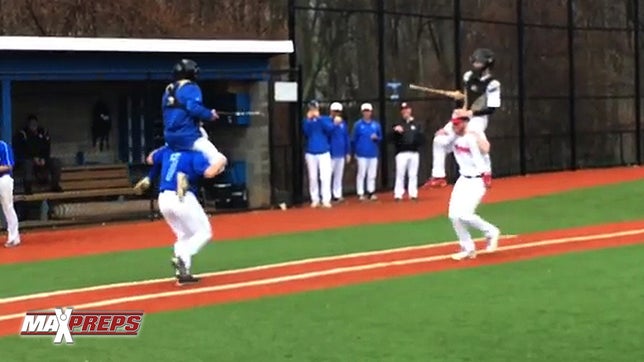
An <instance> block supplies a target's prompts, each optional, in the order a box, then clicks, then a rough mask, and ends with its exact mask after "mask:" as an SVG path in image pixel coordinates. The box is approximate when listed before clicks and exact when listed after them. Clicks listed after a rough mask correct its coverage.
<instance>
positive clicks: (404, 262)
mask: <svg viewBox="0 0 644 362" xmlns="http://www.w3.org/2000/svg"><path fill="white" fill-rule="evenodd" d="M639 234H644V229H636V230H628V231H620V232H614V233H605V234H595V235H586V236H575V237H567V238H557V239H549V240H541V241H535V242H530V243H524V244H516V245H508V246H501V247H499V248H498V249H497V251H496V252H495V253H498V252H501V251H509V250H518V249H528V248H534V247H540V246H549V245H556V244H565V243H573V242H577V241H589V240H602V239H610V238H616V237H623V236H633V235H639ZM478 254H479V255H480V254H488V252H486V251H481V252H479V253H478ZM450 257H451V254H444V255H435V256H429V257H423V258H413V259H405V260H396V261H390V262H379V263H371V264H364V265H357V266H350V267H342V268H334V269H328V270H322V271H316V272H309V273H301V274H294V275H287V276H282V277H274V278H266V279H257V280H252V281H247V282H238V283H231V284H224V285H215V286H209V287H201V288H194V289H184V290H175V291H169V292H159V293H151V294H144V295H137V296H130V297H122V298H114V299H106V300H102V301H97V302H91V303H85V304H79V305H76V306H72V307H73V308H75V309H87V308H98V307H105V306H109V305H115V304H121V303H131V302H138V301H144V300H150V299H157V298H167V297H175V296H184V295H192V294H200V293H209V292H219V291H225V290H231V289H240V288H246V287H254V286H265V285H271V284H280V283H285V282H290V281H296V280H305V279H313V278H318V277H323V276H329V275H336V274H343V273H349V272H361V271H366V270H373V269H381V268H387V267H392V266H404V265H411V264H421V263H429V262H435V261H441V260H446V259H450ZM24 315H25V313H24V312H23V313H15V314H9V315H3V316H0V321H6V320H11V319H17V318H22V317H24Z"/></svg>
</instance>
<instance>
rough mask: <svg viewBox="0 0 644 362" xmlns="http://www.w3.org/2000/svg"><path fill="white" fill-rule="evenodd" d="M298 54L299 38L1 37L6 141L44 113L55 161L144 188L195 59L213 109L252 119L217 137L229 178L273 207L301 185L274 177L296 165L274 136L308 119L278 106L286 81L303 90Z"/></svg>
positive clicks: (253, 200) (228, 120) (228, 119)
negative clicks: (185, 68)
mask: <svg viewBox="0 0 644 362" xmlns="http://www.w3.org/2000/svg"><path fill="white" fill-rule="evenodd" d="M293 51H294V47H293V43H292V42H291V41H290V40H270V41H269V40H186V39H132V38H127V39H125V38H74V37H0V112H1V116H2V120H1V121H0V122H1V123H0V136H1V137H2V139H3V140H5V141H7V142H11V140H12V135H13V134H14V133H15V132H16V131H17V130H19V129H21V128H22V127H23V126H24V124H25V119H26V117H27V115H29V114H36V115H37V116H38V118H39V121H40V124H41V125H42V126H44V127H46V128H47V129H48V130H49V132H50V134H51V138H52V156H54V157H58V158H60V159H61V160H62V162H63V164H64V165H65V166H78V165H96V164H127V165H129V168H130V178H131V180H132V182H134V181H135V179H136V178H138V177H139V176H141V175H142V173H143V172H144V170H145V168H144V167H140V166H141V165H142V164H143V162H144V156H145V155H146V153H147V152H149V151H150V150H152V149H153V148H154V147H156V146H159V142H162V140H160V139H159V136H160V135H162V120H161V107H160V100H161V94H162V92H163V90H164V88H165V86H166V85H167V84H168V82H170V81H171V70H172V66H173V65H174V64H175V63H176V62H177V61H178V60H179V59H181V58H191V59H194V60H195V61H197V63H198V64H199V66H200V75H199V80H198V81H199V84H200V85H201V87H202V90H203V93H204V103H205V105H206V106H212V107H214V108H216V109H217V110H218V111H226V112H249V113H252V115H249V114H241V115H234V114H233V115H223V116H221V119H220V121H218V122H217V123H215V124H212V125H210V126H209V127H207V129H208V131H209V133H210V135H211V140H212V141H213V142H214V143H215V144H216V145H217V146H218V147H219V148H220V149H221V150H222V151H223V152H224V153H225V154H226V155H227V156H228V157H229V159H230V160H231V161H233V162H234V167H231V169H234V171H235V172H234V177H233V176H230V175H229V177H231V178H233V180H232V181H233V182H237V183H243V184H245V186H246V191H247V197H248V207H249V208H261V207H266V206H268V205H270V204H271V203H272V202H271V201H272V199H273V198H274V193H275V192H276V190H279V189H286V191H288V190H292V187H293V185H291V184H290V182H291V181H290V180H291V176H290V175H281V176H280V173H273V172H272V170H274V169H275V170H280V172H281V173H283V172H282V170H284V169H285V166H284V164H286V163H288V164H291V162H292V160H290V157H291V154H292V153H291V152H290V150H289V148H290V147H291V142H290V141H288V142H287V145H286V146H283V147H282V149H281V151H280V152H278V153H275V152H272V151H271V149H272V148H276V149H278V150H280V145H279V144H277V145H276V144H274V143H275V140H276V139H277V140H279V137H277V136H274V134H275V132H276V131H274V130H273V129H274V128H277V129H281V130H289V129H291V128H292V127H289V126H291V125H292V123H291V122H295V119H296V118H297V117H298V116H299V115H298V113H299V111H297V110H296V108H297V107H295V103H292V104H289V102H288V101H287V102H283V103H284V104H282V103H280V102H279V99H278V101H277V102H276V101H275V91H274V90H275V88H274V87H275V83H276V82H280V81H284V82H291V83H296V82H297V77H298V75H299V72H298V71H297V70H293V69H288V65H287V64H288V62H287V59H282V56H283V55H285V54H290V53H292V52H293ZM282 64H285V66H282ZM98 103H101V104H103V105H104V106H106V107H107V109H108V110H109V113H110V116H111V117H110V118H111V129H110V130H109V138H110V147H109V148H107V147H104V149H103V150H99V149H98V146H97V147H96V148H95V147H94V145H93V142H92V122H93V120H92V117H93V113H92V112H93V110H94V109H95V108H96V105H97V104H98ZM287 138H289V139H290V135H287ZM275 163H277V164H275ZM280 179H281V180H282V181H281V182H282V187H277V188H276V187H275V183H276V182H278V181H279V180H280ZM19 184H20V183H19V182H17V193H20V186H19ZM88 201H90V200H88Z"/></svg>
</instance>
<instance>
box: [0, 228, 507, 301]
mask: <svg viewBox="0 0 644 362" xmlns="http://www.w3.org/2000/svg"><path fill="white" fill-rule="evenodd" d="M515 237H517V236H516V235H503V236H501V239H511V238H515ZM476 241H477V242H480V241H484V239H476ZM457 244H458V241H448V242H443V243H432V244H426V245H415V246H405V247H402V248H395V249H385V250H374V251H365V252H359V253H351V254H342V255H332V256H323V257H317V258H308V259H299V260H293V261H286V262H282V263H274V264H265V265H258V266H252V267H248V268H241V269H230V270H222V271H216V272H208V273H203V274H199V275H198V276H199V277H201V278H209V277H215V276H222V275H230V274H241V273H248V272H254V271H262V270H266V269H273V268H281V267H288V266H297V265H303V264H310V263H319V262H325V261H338V260H346V259H355V258H360V257H364V256H374V255H387V254H395V253H401V252H405V251H415V250H424V249H435V248H440V247H444V246H451V245H457ZM175 280H176V278H174V277H169V278H159V279H147V280H140V281H134V282H121V283H112V284H103V285H96V286H92V287H83V288H75V289H64V290H56V291H51V292H42V293H35V294H25V295H19V296H15V297H8V298H2V299H0V305H1V304H7V303H14V302H20V301H24V300H32V299H40V298H49V297H55V296H59V295H64V294H74V293H84V292H95V291H99V290H105V289H112V288H125V287H134V286H141V285H148V284H157V283H165V282H171V281H175Z"/></svg>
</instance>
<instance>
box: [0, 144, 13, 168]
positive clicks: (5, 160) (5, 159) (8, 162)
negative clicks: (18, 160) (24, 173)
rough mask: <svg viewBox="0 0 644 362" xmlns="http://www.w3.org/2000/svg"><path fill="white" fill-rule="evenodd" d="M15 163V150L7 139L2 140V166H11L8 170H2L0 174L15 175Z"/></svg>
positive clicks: (0, 147) (0, 149) (0, 154)
mask: <svg viewBox="0 0 644 362" xmlns="http://www.w3.org/2000/svg"><path fill="white" fill-rule="evenodd" d="M14 165H15V162H14V159H13V150H12V149H11V146H9V145H8V144H7V142H5V141H0V166H9V167H10V169H9V170H6V171H1V172H0V176H4V175H10V176H11V175H13V171H12V170H13V166H14Z"/></svg>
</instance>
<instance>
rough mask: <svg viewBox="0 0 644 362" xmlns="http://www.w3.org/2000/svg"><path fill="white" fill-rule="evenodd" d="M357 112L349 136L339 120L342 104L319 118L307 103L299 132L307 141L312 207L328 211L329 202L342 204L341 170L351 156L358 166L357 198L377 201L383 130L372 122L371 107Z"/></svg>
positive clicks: (313, 104)
mask: <svg viewBox="0 0 644 362" xmlns="http://www.w3.org/2000/svg"><path fill="white" fill-rule="evenodd" d="M360 110H361V112H362V118H361V119H359V120H358V121H356V123H355V124H354V126H353V129H352V130H351V132H350V131H349V125H348V123H347V122H346V120H345V119H344V118H343V117H342V111H343V107H342V104H340V103H338V102H333V103H332V104H331V105H330V107H329V111H330V115H329V116H322V115H320V105H319V103H318V102H316V101H311V102H309V104H308V111H307V114H306V118H305V119H304V120H303V121H302V131H303V133H304V136H305V138H306V145H305V160H306V167H307V170H308V176H309V196H310V198H311V207H314V208H315V207H319V206H322V207H324V208H330V207H331V206H332V204H331V201H335V202H341V201H343V199H344V192H343V189H342V185H343V179H344V169H345V166H346V164H347V163H349V162H351V160H352V155H354V156H355V159H356V162H357V164H358V173H357V175H356V191H357V194H358V197H359V198H360V200H367V199H370V200H376V199H377V197H376V194H375V191H376V176H377V172H378V153H379V148H380V142H381V141H382V129H381V127H380V123H378V121H377V120H374V119H373V118H372V112H373V106H372V105H371V104H369V103H363V104H362V105H361V106H360ZM365 185H366V194H365Z"/></svg>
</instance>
